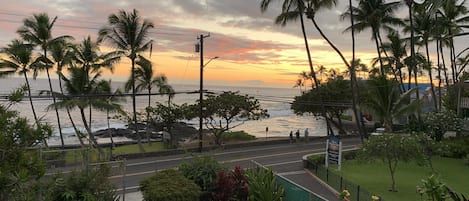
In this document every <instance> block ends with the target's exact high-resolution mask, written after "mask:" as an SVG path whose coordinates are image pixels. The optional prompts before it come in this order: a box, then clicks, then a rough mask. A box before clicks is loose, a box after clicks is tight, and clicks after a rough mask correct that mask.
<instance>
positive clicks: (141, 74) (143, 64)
mask: <svg viewBox="0 0 469 201" xmlns="http://www.w3.org/2000/svg"><path fill="white" fill-rule="evenodd" d="M136 64H137V68H135V72H134V75H135V85H136V86H135V90H136V91H144V90H147V92H148V106H147V122H146V132H147V138H148V139H147V140H148V141H149V142H150V111H149V108H150V106H151V91H152V89H153V86H156V87H157V88H159V91H161V89H162V88H163V87H164V86H166V85H168V79H167V78H166V76H165V75H157V76H156V77H153V74H154V73H153V72H154V71H153V64H152V63H151V61H150V60H148V59H146V58H145V57H143V56H141V55H139V56H138V60H137V61H136ZM131 88H132V78H129V80H128V81H127V82H126V83H125V90H126V91H130V89H131Z"/></svg>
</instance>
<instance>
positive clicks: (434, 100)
mask: <svg viewBox="0 0 469 201" xmlns="http://www.w3.org/2000/svg"><path fill="white" fill-rule="evenodd" d="M425 51H426V54H427V64H428V77H429V78H430V89H431V92H432V98H433V105H434V107H435V110H437V109H438V105H437V102H436V93H435V87H434V86H433V76H432V67H431V64H430V52H429V50H428V40H425Z"/></svg>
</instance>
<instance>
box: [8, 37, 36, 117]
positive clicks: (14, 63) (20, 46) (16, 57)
mask: <svg viewBox="0 0 469 201" xmlns="http://www.w3.org/2000/svg"><path fill="white" fill-rule="evenodd" d="M33 49H34V46H33V45H31V44H25V43H24V41H21V40H13V41H11V43H10V44H8V45H7V47H5V48H3V49H2V53H5V54H6V56H7V57H8V58H1V59H0V69H2V71H1V72H2V74H4V75H9V74H13V73H15V72H18V73H19V74H22V75H23V77H24V80H25V82H26V87H27V90H28V97H29V103H30V105H31V110H32V112H33V116H34V122H35V123H36V124H38V123H39V122H38V118H37V114H36V110H35V109H34V104H33V100H32V97H31V86H30V84H29V79H28V72H29V71H30V70H31V68H32V67H33V66H34V63H35V61H34V60H33V58H32V54H33Z"/></svg>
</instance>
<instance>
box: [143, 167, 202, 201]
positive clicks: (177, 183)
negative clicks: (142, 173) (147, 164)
mask: <svg viewBox="0 0 469 201" xmlns="http://www.w3.org/2000/svg"><path fill="white" fill-rule="evenodd" d="M140 189H141V190H142V194H143V199H144V200H146V201H193V200H198V199H199V196H200V188H199V186H197V184H195V183H194V182H193V181H191V180H189V179H187V178H185V177H184V175H182V173H181V172H179V171H177V170H173V169H168V170H163V171H161V172H158V173H156V174H155V175H153V176H152V177H149V178H147V179H145V180H143V181H142V182H141V183H140Z"/></svg>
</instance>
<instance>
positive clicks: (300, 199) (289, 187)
mask: <svg viewBox="0 0 469 201" xmlns="http://www.w3.org/2000/svg"><path fill="white" fill-rule="evenodd" d="M276 178H277V183H278V184H279V185H280V186H282V187H283V189H284V190H285V195H284V197H283V199H284V200H285V201H327V200H326V199H324V198H322V197H321V196H319V195H316V194H315V193H313V192H311V191H309V190H308V189H305V188H303V187H302V186H299V185H298V184H296V183H294V182H292V181H290V180H289V179H287V178H285V177H282V176H280V175H276Z"/></svg>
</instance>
